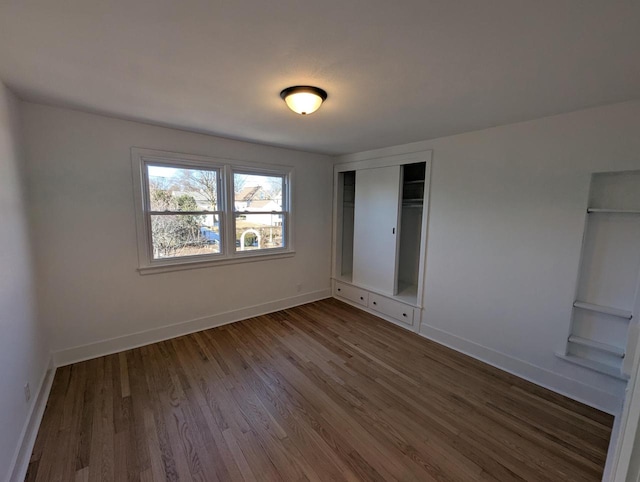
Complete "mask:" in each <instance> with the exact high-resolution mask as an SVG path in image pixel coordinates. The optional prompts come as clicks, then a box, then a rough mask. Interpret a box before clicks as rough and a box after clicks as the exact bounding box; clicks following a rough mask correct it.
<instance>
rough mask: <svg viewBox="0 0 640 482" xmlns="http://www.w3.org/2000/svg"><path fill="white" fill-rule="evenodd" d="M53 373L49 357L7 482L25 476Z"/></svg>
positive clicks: (21, 479)
mask: <svg viewBox="0 0 640 482" xmlns="http://www.w3.org/2000/svg"><path fill="white" fill-rule="evenodd" d="M55 373H56V369H55V368H54V366H53V357H50V358H49V363H48V366H47V370H46V371H45V372H44V374H43V375H42V379H41V380H40V385H39V386H38V390H37V396H36V399H35V400H34V402H33V404H32V405H31V409H30V410H29V413H28V414H27V420H26V421H25V424H24V428H23V429H22V433H21V434H20V443H19V444H18V447H17V448H16V453H15V455H14V456H13V460H12V463H11V466H10V468H9V475H8V477H9V478H8V479H7V481H8V482H22V481H24V479H25V477H26V475H27V469H28V468H29V460H30V459H31V452H33V446H34V445H35V443H36V437H37V435H38V430H39V429H40V423H41V422H42V416H43V415H44V409H45V408H46V406H47V400H48V399H49V393H50V392H51V386H52V385H53V378H54V375H55Z"/></svg>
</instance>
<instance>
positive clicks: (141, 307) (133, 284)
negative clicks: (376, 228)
mask: <svg viewBox="0 0 640 482" xmlns="http://www.w3.org/2000/svg"><path fill="white" fill-rule="evenodd" d="M23 116H24V125H25V136H26V140H27V143H26V146H27V160H28V181H29V186H30V199H29V201H30V203H29V204H30V208H31V210H32V216H33V219H34V239H35V248H36V249H35V251H36V260H37V273H38V283H39V287H40V298H39V301H40V303H41V309H42V319H43V320H44V321H45V322H46V323H47V325H48V326H49V327H50V328H51V344H52V349H53V351H54V352H56V360H57V362H58V363H67V362H70V361H74V360H77V359H79V358H86V357H92V356H97V355H100V354H103V353H105V352H108V351H117V350H120V349H123V348H126V347H130V346H132V345H135V344H142V343H146V342H149V341H153V340H156V339H159V338H166V337H171V336H176V335H177V334H180V333H184V332H186V331H190V330H196V329H202V328H205V327H207V326H211V325H213V324H218V323H220V322H224V321H230V320H232V319H238V318H244V317H247V316H250V315H251V314H253V313H257V312H264V311H269V310H271V311H273V310H275V309H278V307H280V306H283V305H290V304H294V303H301V302H304V301H306V300H310V299H317V298H323V297H327V296H328V295H329V291H328V290H329V276H330V268H329V267H330V250H331V247H330V235H331V179H332V178H331V176H332V174H331V169H332V160H331V158H329V157H326V156H322V155H316V154H308V153H303V152H299V151H293V150H287V149H279V148H275V147H268V146H264V145H258V144H251V143H246V142H239V141H233V140H228V139H222V138H217V137H212V136H207V135H201V134H194V133H188V132H185V131H179V130H174V129H167V128H162V127H157V126H151V125H147V124H141V123H136V122H129V121H123V120H118V119H114V118H109V117H103V116H98V115H93V114H86V113H81V112H76V111H72V110H66V109H58V108H53V107H47V106H42V105H36V104H28V103H27V104H24V111H23ZM133 146H135V147H142V148H150V149H158V150H166V151H173V152H182V153H187V154H196V155H204V156H212V157H221V158H228V159H237V160H244V161H250V162H263V163H267V164H268V163H272V164H284V165H290V166H294V168H295V185H294V193H293V194H294V203H295V232H294V236H295V247H296V254H295V256H294V257H291V258H285V259H277V260H265V261H259V262H255V263H244V264H234V265H227V266H216V267H209V268H204V269H195V270H185V271H176V272H170V273H162V274H150V275H145V276H141V275H140V274H138V272H137V271H136V268H137V267H138V259H137V251H136V225H135V217H134V211H133V185H132V171H131V154H130V149H131V147H133ZM298 283H301V284H302V287H301V290H300V292H298V291H297V284H298ZM277 300H284V301H283V302H282V303H275V304H274V303H273V302H274V301H277ZM252 306H257V308H255V309H254V310H251V309H249V310H247V309H246V308H247V307H252ZM237 310H240V311H237ZM229 312H231V314H230V313H229ZM192 320H196V321H193V322H192V323H186V324H185V325H183V326H173V327H171V326H172V325H175V324H177V323H183V322H190V321H192ZM167 327H170V328H167ZM140 332H143V333H141V334H140ZM134 334H138V335H134ZM130 335H134V336H130ZM117 337H124V338H120V339H115V340H114V338H117ZM105 340H111V341H108V342H106V343H103V342H105ZM96 343H97V344H96ZM91 344H96V345H91ZM87 345H90V346H87ZM83 346H84V348H78V349H76V350H70V349H73V348H77V347H83Z"/></svg>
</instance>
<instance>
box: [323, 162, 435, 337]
mask: <svg viewBox="0 0 640 482" xmlns="http://www.w3.org/2000/svg"><path fill="white" fill-rule="evenodd" d="M430 165H431V151H422V152H415V153H410V154H402V155H400V156H392V157H390V158H388V159H387V158H376V159H369V160H362V161H354V162H350V163H344V164H342V165H336V166H335V168H334V180H335V190H334V192H335V197H334V209H335V216H334V220H335V221H334V237H333V239H334V244H333V246H334V249H333V258H334V262H333V268H332V277H333V294H334V296H336V297H337V298H339V299H341V300H343V301H346V302H347V303H351V304H352V305H354V306H356V307H358V308H360V309H364V310H366V311H370V312H371V313H374V314H376V315H378V316H381V317H383V318H385V319H387V320H388V321H390V322H392V323H396V324H398V325H399V326H402V327H404V328H408V329H411V330H414V331H417V330H418V329H419V326H420V319H421V315H422V296H423V293H422V291H423V289H422V283H423V278H424V266H425V260H424V258H425V256H426V246H425V241H426V231H427V219H426V218H427V213H428V210H427V209H426V207H427V206H428V186H429V184H428V179H429V178H428V173H429V169H430Z"/></svg>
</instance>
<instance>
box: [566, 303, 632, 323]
mask: <svg viewBox="0 0 640 482" xmlns="http://www.w3.org/2000/svg"><path fill="white" fill-rule="evenodd" d="M573 306H574V307H575V308H580V309H582V310H588V311H595V312H598V313H603V314H605V315H611V316H617V317H618V318H624V319H626V320H630V319H631V318H632V316H633V313H631V312H630V311H628V310H621V309H620V308H613V307H611V306H601V305H594V304H593V303H587V302H585V301H579V300H576V301H575V302H574V303H573Z"/></svg>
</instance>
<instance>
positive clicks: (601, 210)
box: [587, 208, 640, 214]
mask: <svg viewBox="0 0 640 482" xmlns="http://www.w3.org/2000/svg"><path fill="white" fill-rule="evenodd" d="M587 212H588V213H590V214H591V213H602V214H606V213H610V214H640V211H638V210H635V209H607V208H587Z"/></svg>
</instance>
